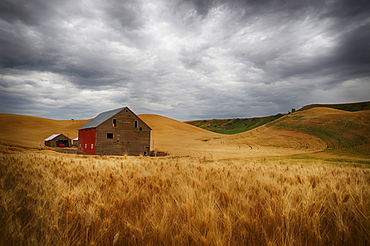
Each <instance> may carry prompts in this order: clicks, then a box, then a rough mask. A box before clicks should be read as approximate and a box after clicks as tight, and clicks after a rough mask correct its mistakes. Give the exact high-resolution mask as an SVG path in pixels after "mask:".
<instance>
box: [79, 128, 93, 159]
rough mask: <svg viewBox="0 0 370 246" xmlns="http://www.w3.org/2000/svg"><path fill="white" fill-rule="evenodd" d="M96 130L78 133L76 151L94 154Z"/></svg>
mask: <svg viewBox="0 0 370 246" xmlns="http://www.w3.org/2000/svg"><path fill="white" fill-rule="evenodd" d="M95 150H96V129H95V128H87V129H82V130H79V131H78V151H79V152H82V153H85V154H90V155H95V154H96V151H95Z"/></svg>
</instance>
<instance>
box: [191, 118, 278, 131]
mask: <svg viewBox="0 0 370 246" xmlns="http://www.w3.org/2000/svg"><path fill="white" fill-rule="evenodd" d="M282 116H284V114H277V115H273V116H266V117H255V118H236V119H222V120H217V119H214V120H194V121H187V122H186V123H188V124H191V125H193V126H197V127H200V128H203V129H206V130H209V131H212V132H217V133H222V134H237V133H241V132H245V131H249V130H252V129H254V128H256V127H259V126H262V125H264V124H267V123H269V122H271V121H274V120H276V119H279V118H280V117H282Z"/></svg>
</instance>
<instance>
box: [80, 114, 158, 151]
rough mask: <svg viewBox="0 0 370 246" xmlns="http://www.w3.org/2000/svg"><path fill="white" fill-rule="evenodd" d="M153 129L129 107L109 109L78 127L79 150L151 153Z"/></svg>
mask: <svg viewBox="0 0 370 246" xmlns="http://www.w3.org/2000/svg"><path fill="white" fill-rule="evenodd" d="M151 130H152V129H151V128H150V127H149V126H148V125H147V124H146V123H145V122H144V121H143V120H141V119H140V118H139V117H138V116H137V115H136V114H135V113H134V112H133V111H131V110H130V109H129V108H128V107H124V108H118V109H114V110H111V111H106V112H103V113H101V114H99V115H98V116H96V117H95V118H94V119H92V120H90V121H89V122H87V123H86V124H85V125H83V126H82V127H80V128H79V129H78V151H79V152H81V153H85V154H92V155H134V156H135V155H136V156H137V155H149V153H150V138H151Z"/></svg>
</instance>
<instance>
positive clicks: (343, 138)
mask: <svg viewBox="0 0 370 246" xmlns="http://www.w3.org/2000/svg"><path fill="white" fill-rule="evenodd" d="M272 126H274V127H278V128H280V129H285V130H289V131H298V132H303V133H307V134H309V135H311V136H316V137H318V138H320V139H322V140H324V141H325V143H326V144H327V146H328V151H333V150H334V151H335V152H336V153H338V152H353V153H357V154H360V155H362V156H367V157H368V158H370V110H363V111H355V112H349V111H344V110H338V109H334V108H325V107H317V108H310V109H307V110H304V111H297V112H295V113H293V114H290V115H287V116H285V117H283V118H281V119H278V120H276V121H274V122H271V123H269V124H267V127H272Z"/></svg>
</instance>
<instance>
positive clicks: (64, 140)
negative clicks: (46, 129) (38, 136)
mask: <svg viewBox="0 0 370 246" xmlns="http://www.w3.org/2000/svg"><path fill="white" fill-rule="evenodd" d="M44 142H45V145H46V146H49V147H70V146H71V139H70V138H69V137H66V136H64V135H63V134H61V133H59V134H53V135H51V136H50V137H48V138H45V139H44Z"/></svg>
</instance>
